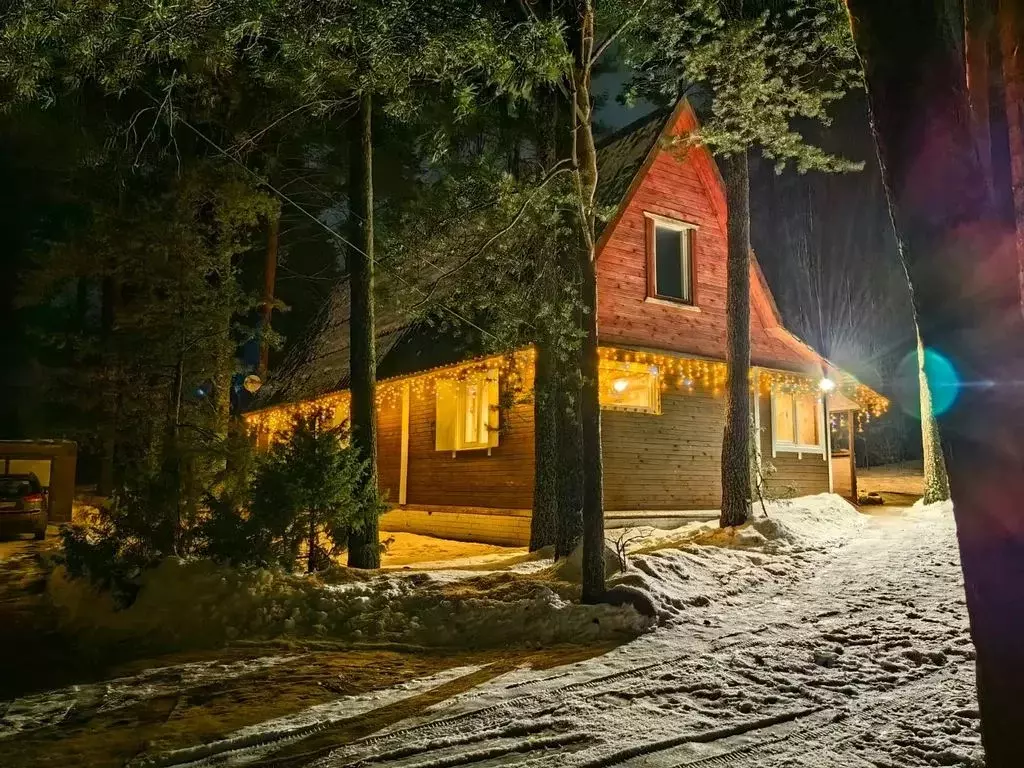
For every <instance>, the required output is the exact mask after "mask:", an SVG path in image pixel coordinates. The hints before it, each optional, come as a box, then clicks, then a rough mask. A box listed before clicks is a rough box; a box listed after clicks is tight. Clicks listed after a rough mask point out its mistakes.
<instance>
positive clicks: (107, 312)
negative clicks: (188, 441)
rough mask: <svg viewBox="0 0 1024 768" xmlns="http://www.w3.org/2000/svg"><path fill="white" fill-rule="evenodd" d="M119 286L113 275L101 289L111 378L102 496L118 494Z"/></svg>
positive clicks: (107, 371) (103, 443)
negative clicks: (116, 341) (116, 336)
mask: <svg viewBox="0 0 1024 768" xmlns="http://www.w3.org/2000/svg"><path fill="white" fill-rule="evenodd" d="M116 292H117V286H116V283H115V282H114V278H113V277H110V276H109V275H108V276H106V277H104V278H103V282H102V284H101V286H100V343H101V345H102V356H103V359H102V363H101V364H102V366H103V372H104V376H105V378H106V379H107V381H106V383H105V386H104V388H103V390H104V391H103V394H102V395H101V397H102V398H103V421H102V425H101V427H100V442H101V451H102V455H101V456H100V478H99V484H98V486H97V488H96V490H97V493H99V495H100V496H110V494H112V493H113V492H114V485H115V483H116V478H115V463H114V460H115V456H116V453H117V415H118V405H119V403H120V391H121V382H120V376H119V374H118V368H117V364H116V362H115V359H116V356H115V355H114V350H113V334H114V313H115V311H116V310H115V307H116V303H115V302H116Z"/></svg>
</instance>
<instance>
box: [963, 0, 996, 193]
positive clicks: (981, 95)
mask: <svg viewBox="0 0 1024 768" xmlns="http://www.w3.org/2000/svg"><path fill="white" fill-rule="evenodd" d="M992 10H993V9H992V0H964V26H965V35H964V39H965V43H966V52H965V62H964V63H965V66H966V68H967V83H968V93H969V96H970V100H971V129H972V133H973V134H974V143H975V146H976V147H977V148H978V157H979V159H980V161H981V167H982V170H983V172H984V174H985V179H986V181H987V182H988V183H989V184H990V185H991V184H992V120H991V98H992V83H991V82H990V74H991V70H992V60H991V58H992V57H991V56H990V44H991V38H992V20H993V19H992Z"/></svg>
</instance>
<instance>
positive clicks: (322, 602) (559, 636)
mask: <svg viewBox="0 0 1024 768" xmlns="http://www.w3.org/2000/svg"><path fill="white" fill-rule="evenodd" d="M48 591H49V596H50V598H51V600H52V602H53V604H54V605H55V606H56V607H57V608H58V610H59V613H60V616H61V617H62V621H63V623H64V624H65V625H66V626H67V627H68V628H69V629H70V630H72V631H74V632H76V633H78V634H79V635H80V636H81V635H83V634H90V633H92V634H99V635H103V636H106V638H108V639H125V638H138V639H140V640H145V641H149V642H151V643H152V644H154V645H156V646H160V647H165V648H180V647H199V646H209V645H217V644H220V643H223V642H225V641H229V640H232V639H234V638H241V637H245V638H261V637H274V636H279V635H293V636H323V637H327V638H335V639H339V640H343V641H351V642H395V643H409V644H415V645H422V646H458V647H495V646H502V645H506V644H516V645H529V646H539V645H549V644H554V643H561V642H582V643H590V642H598V641H603V640H610V639H615V638H626V637H631V636H634V635H636V634H639V633H640V632H642V631H643V630H644V629H646V627H647V624H648V623H649V621H648V620H646V619H644V618H642V617H641V616H640V615H639V614H638V613H636V611H634V610H633V609H632V608H622V607H613V606H607V605H597V606H584V605H579V604H578V603H576V602H574V601H573V600H572V599H571V597H572V592H573V588H572V586H571V585H569V584H565V583H562V584H559V583H556V582H552V581H550V580H546V579H537V578H532V577H529V576H523V575H519V574H510V573H504V574H491V575H488V576H481V577H477V578H472V579H463V580H459V581H458V582H455V583H444V582H442V581H436V580H434V579H432V578H431V576H430V575H428V574H424V573H419V574H409V575H405V574H402V575H396V574H389V573H384V574H380V575H375V576H370V577H367V576H365V575H364V574H354V573H352V572H350V571H347V569H336V570H334V571H333V572H329V573H328V574H326V575H325V577H323V578H321V577H316V576H309V577H307V576H296V575H292V574H287V573H284V572H281V571H273V570H235V569H231V568H228V567H225V566H219V565H216V564H214V563H211V562H209V561H203V560H192V561H181V560H178V559H173V558H169V559H167V560H165V561H164V562H163V563H162V564H161V565H160V566H159V567H157V568H155V569H153V570H152V571H149V572H147V573H146V574H145V575H144V576H143V582H142V587H141V589H140V591H139V595H138V598H137V599H136V601H135V602H134V603H133V604H132V606H131V607H130V608H128V609H125V610H121V611H118V610H115V608H114V606H113V604H112V602H111V600H110V598H109V596H107V595H105V594H101V593H98V592H96V591H95V590H94V589H92V588H91V587H90V586H89V585H88V584H87V583H86V582H84V581H81V580H70V579H68V577H67V574H66V573H65V572H64V570H63V569H57V571H55V572H54V574H53V576H52V577H51V579H50V583H49V587H48Z"/></svg>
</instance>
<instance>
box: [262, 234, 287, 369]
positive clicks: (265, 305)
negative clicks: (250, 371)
mask: <svg viewBox="0 0 1024 768" xmlns="http://www.w3.org/2000/svg"><path fill="white" fill-rule="evenodd" d="M280 229H281V218H280V217H279V216H273V217H271V219H270V221H268V222H267V251H266V261H265V262H264V265H263V299H262V301H261V302H260V360H259V363H258V364H257V366H256V375H258V376H259V377H260V378H261V379H263V378H266V376H267V368H268V367H269V365H270V338H269V337H270V324H271V321H272V320H273V316H274V289H275V287H276V284H277V243H278V237H279V233H280Z"/></svg>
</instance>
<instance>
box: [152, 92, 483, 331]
mask: <svg viewBox="0 0 1024 768" xmlns="http://www.w3.org/2000/svg"><path fill="white" fill-rule="evenodd" d="M144 93H145V94H146V96H148V97H149V98H150V99H152V100H153V102H154V103H156V104H158V105H159V104H161V103H162V102H161V101H160V100H159V99H157V98H156V97H155V96H153V95H152V94H151V93H149V92H148V91H144ZM174 121H175V122H176V123H178V124H180V125H184V126H185V127H186V128H188V129H189V130H190V131H192V133H194V134H195V135H196V136H197V137H199V139H200V140H202V141H203V142H205V143H206V144H208V145H209V146H211V147H212V148H213V149H214V150H215V151H216V152H218V153H219V154H221V155H223V156H224V157H226V158H227V159H228V160H230V161H231V162H232V163H234V164H235V165H237V166H238V167H239V168H241V169H242V170H243V171H244V172H245V173H246V174H248V175H249V176H251V177H252V178H254V179H256V180H257V181H259V182H260V184H261V185H263V186H264V187H266V188H267V189H269V190H270V191H271V192H273V193H274V194H275V195H277V197H279V198H280V199H281V200H283V201H284V202H286V203H288V204H289V205H290V206H292V207H293V208H294V209H295V210H297V211H298V212H299V213H301V214H302V215H303V216H305V217H306V218H308V219H309V220H310V221H312V222H313V223H314V224H316V225H317V226H319V227H320V228H322V229H323V230H324V231H325V232H327V233H328V234H329V235H331V236H332V237H335V238H337V239H338V240H339V241H341V243H342V244H344V245H345V246H346V247H347V248H351V249H352V250H353V251H355V252H356V253H360V254H362V255H363V256H365V257H366V258H368V259H369V260H370V262H371V263H372V264H373V265H374V267H377V268H379V269H380V270H381V271H383V272H385V273H387V274H390V275H391V276H392V277H394V278H396V279H397V280H398V281H399V282H401V283H403V284H404V285H405V286H407V287H408V288H411V289H412V290H414V291H416V292H417V293H419V294H420V295H421V296H424V297H425V298H428V299H429V298H430V295H429V294H427V293H426V292H425V291H424V290H423V289H422V288H420V287H419V286H418V285H416V284H415V283H412V282H410V281H409V280H407V279H406V278H404V277H403V276H402V275H401V274H399V273H398V272H396V271H394V270H391V269H389V268H388V267H387V266H386V265H384V264H382V263H381V262H380V261H379V260H377V259H375V258H374V257H372V256H370V255H369V254H368V253H366V251H364V250H363V249H362V248H360V247H359V246H357V245H355V244H354V243H352V242H350V241H349V240H348V239H347V238H345V237H344V236H343V235H342V234H341V233H340V232H338V231H336V230H335V229H333V228H332V227H331V226H329V225H328V224H327V223H326V222H324V221H322V220H321V219H320V218H319V217H318V216H315V215H313V214H312V213H310V212H309V211H308V210H306V209H305V208H304V207H303V206H302V205H301V204H299V203H297V202H296V201H295V200H293V199H292V198H291V197H290V196H289V195H287V194H285V193H284V192H283V191H281V190H280V189H278V188H277V187H275V186H274V185H273V184H272V183H270V182H269V181H267V180H266V179H263V178H262V177H261V176H260V175H259V174H258V173H256V172H255V171H254V170H252V169H251V168H249V166H247V165H246V164H245V163H243V162H242V161H241V160H239V159H238V158H237V157H235V156H234V155H232V154H231V153H230V152H228V151H227V150H226V149H224V148H223V147H222V146H220V145H219V144H218V143H217V142H216V141H214V140H213V139H211V138H210V137H209V136H207V135H206V134H205V133H203V132H202V131H200V130H199V129H198V128H196V127H195V126H194V125H192V123H190V122H189V121H188V120H187V119H185V118H184V117H182V116H181V115H177V116H175V118H174ZM424 263H426V264H428V265H430V266H432V267H433V268H434V269H437V268H438V267H437V266H436V265H434V264H430V262H427V261H425V260H424ZM435 306H437V307H438V308H439V309H442V310H444V311H445V312H448V313H449V314H450V315H452V316H453V317H454V318H456V319H457V320H459V321H461V322H463V323H465V324H466V325H468V326H469V327H471V328H473V329H475V330H477V331H479V332H480V333H481V334H483V335H484V336H487V337H489V338H491V339H492V340H494V341H498V342H500V341H501V340H500V339H499V338H498V337H497V336H495V335H494V334H493V333H491V332H490V331H488V330H486V329H484V328H481V327H480V326H479V325H477V324H476V323H474V322H473V321H472V320H470V319H468V318H467V317H465V316H464V315H462V314H461V313H459V312H457V311H456V310H454V309H452V308H451V307H449V306H448V305H447V304H445V303H443V302H440V301H437V302H435Z"/></svg>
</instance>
